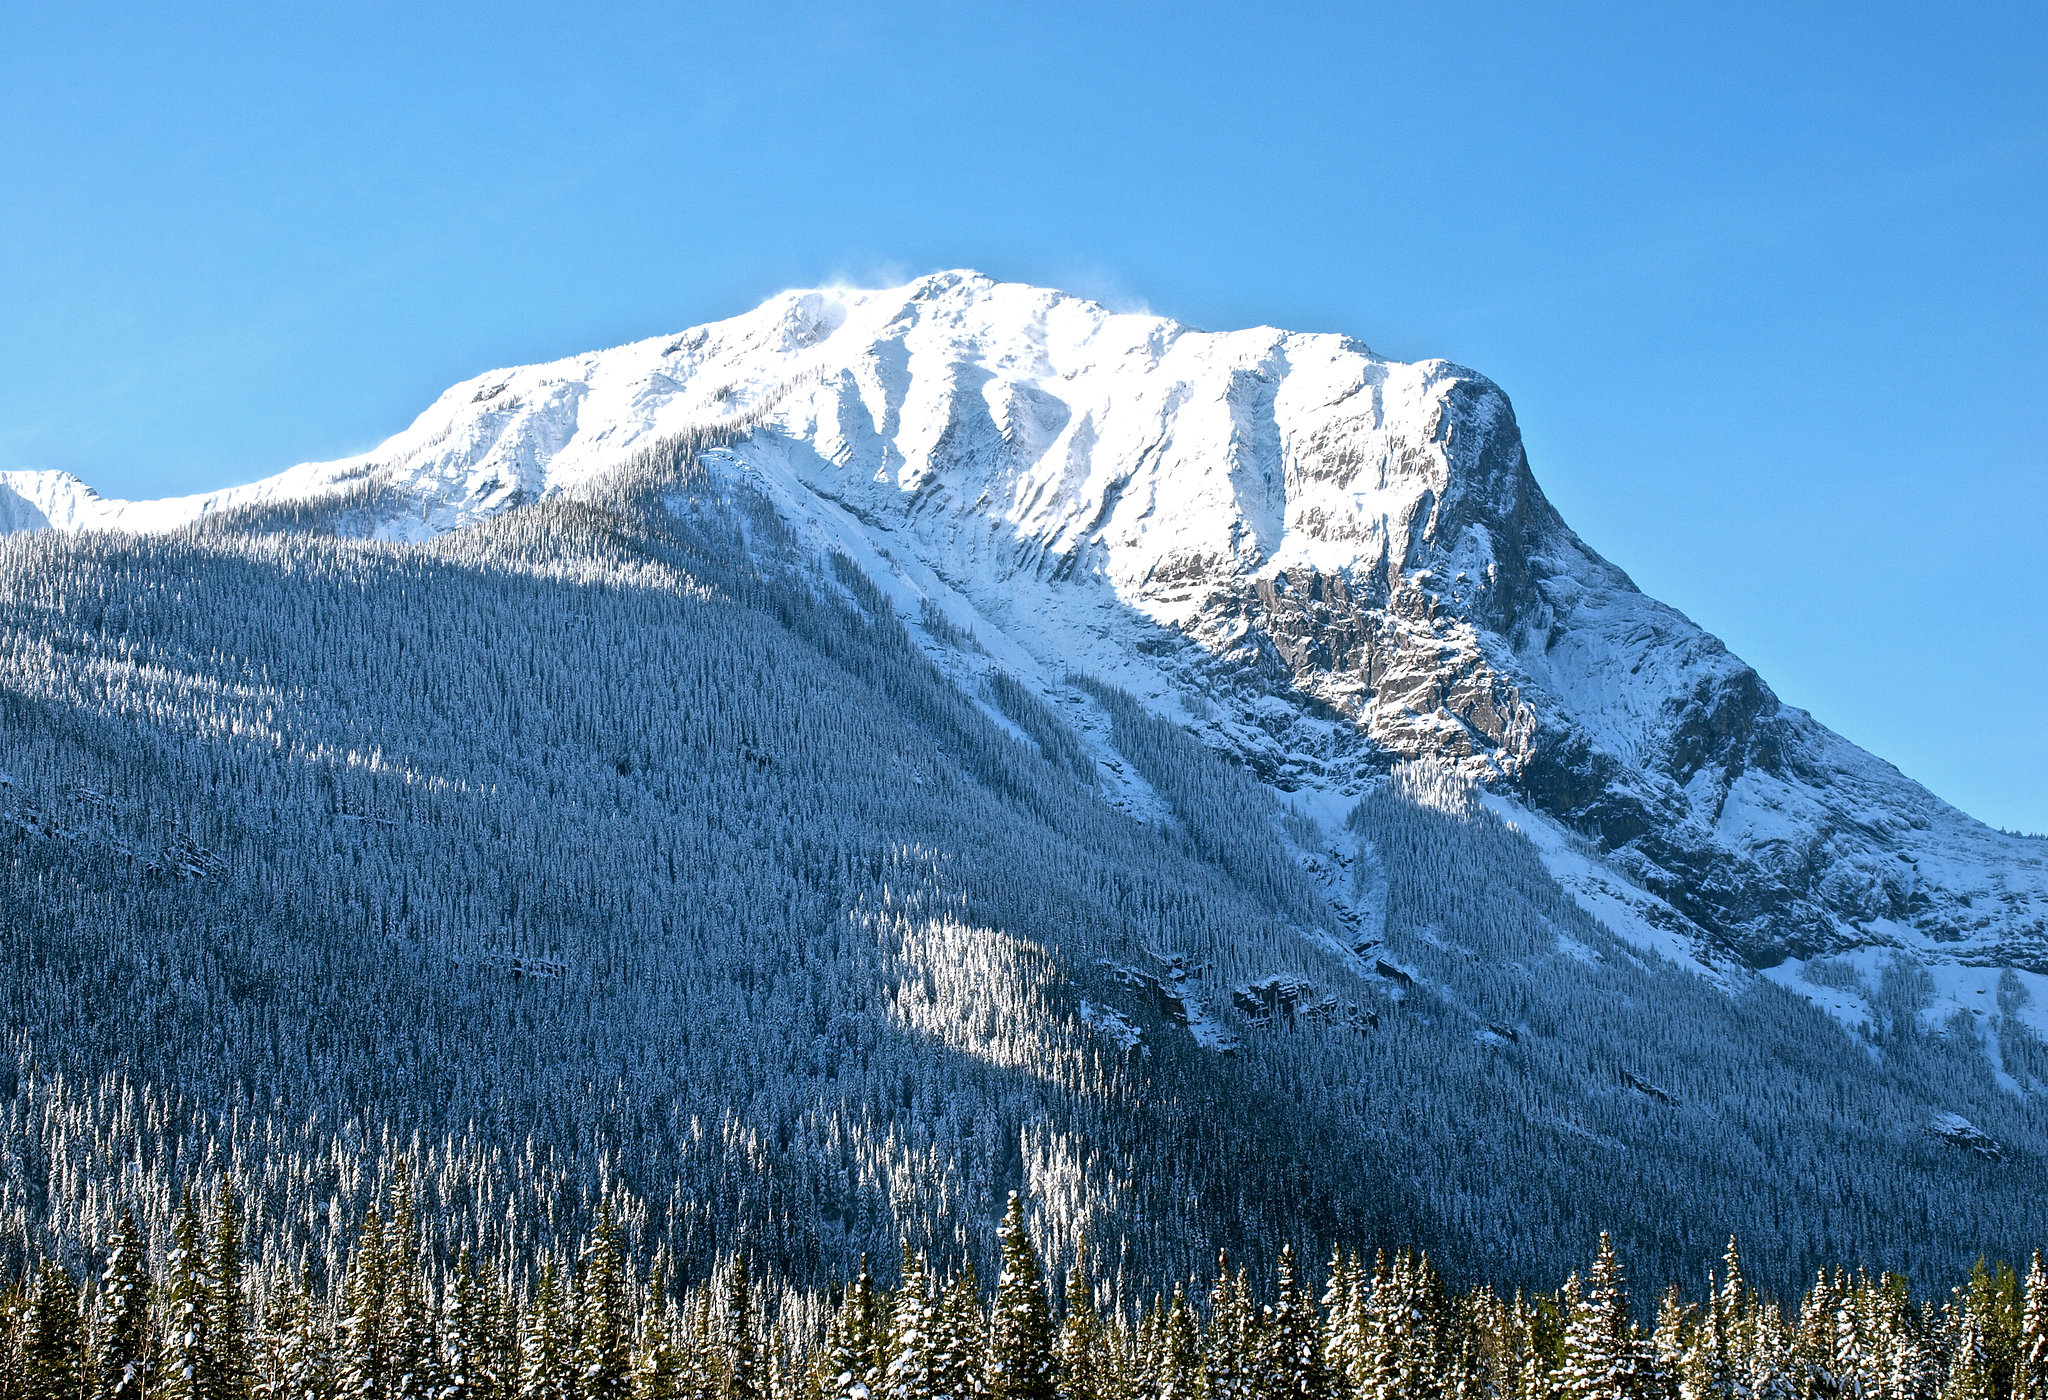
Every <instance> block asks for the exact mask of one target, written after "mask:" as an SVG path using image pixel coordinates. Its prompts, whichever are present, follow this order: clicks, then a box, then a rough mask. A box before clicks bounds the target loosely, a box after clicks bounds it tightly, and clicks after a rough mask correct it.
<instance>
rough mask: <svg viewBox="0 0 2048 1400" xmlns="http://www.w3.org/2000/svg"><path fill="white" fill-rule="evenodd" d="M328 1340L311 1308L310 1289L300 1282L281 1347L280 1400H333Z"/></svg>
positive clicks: (332, 1369)
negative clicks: (288, 1328)
mask: <svg viewBox="0 0 2048 1400" xmlns="http://www.w3.org/2000/svg"><path fill="white" fill-rule="evenodd" d="M328 1340H329V1339H328V1335H327V1330H326V1328H324V1327H323V1326H322V1325H321V1322H320V1316H319V1314H318V1312H316V1311H315V1308H314V1304H313V1292H312V1289H311V1288H310V1287H308V1286H307V1285H306V1283H305V1281H304V1280H301V1281H300V1285H299V1290H298V1298H297V1306H296V1307H295V1308H294V1309H293V1315H292V1328H291V1332H290V1334H289V1335H288V1336H287V1337H286V1339H285V1343H284V1347H283V1358H282V1366H281V1369H282V1370H283V1372H284V1389H283V1393H282V1395H281V1397H280V1400H335V1386H334V1356H333V1352H332V1349H331V1348H330V1347H329V1345H328Z"/></svg>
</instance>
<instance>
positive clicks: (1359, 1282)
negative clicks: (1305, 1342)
mask: <svg viewBox="0 0 2048 1400" xmlns="http://www.w3.org/2000/svg"><path fill="white" fill-rule="evenodd" d="M1360 1274H1361V1270H1360V1268H1359V1262H1358V1257H1357V1256H1356V1255H1355V1254H1347V1253H1345V1252H1344V1250H1343V1249H1342V1248H1341V1247H1339V1248H1333V1249H1332V1250H1331V1251H1330V1270H1329V1280H1328V1282H1327V1283H1326V1284H1325V1285H1324V1287H1323V1316H1324V1319H1325V1320H1324V1325H1323V1369H1324V1371H1325V1373H1326V1374H1327V1375H1328V1376H1329V1378H1330V1388H1331V1391H1332V1393H1333V1394H1336V1395H1339V1396H1345V1397H1349V1396H1354V1395H1357V1394H1358V1393H1359V1392H1360V1391H1361V1390H1362V1389H1363V1388H1364V1385H1365V1380H1366V1374H1365V1286H1364V1280H1363V1279H1362V1278H1361V1277H1360Z"/></svg>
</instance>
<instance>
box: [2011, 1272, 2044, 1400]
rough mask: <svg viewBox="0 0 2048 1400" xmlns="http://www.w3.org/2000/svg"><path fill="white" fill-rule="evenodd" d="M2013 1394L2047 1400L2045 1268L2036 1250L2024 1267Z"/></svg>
mask: <svg viewBox="0 0 2048 1400" xmlns="http://www.w3.org/2000/svg"><path fill="white" fill-rule="evenodd" d="M2012 1393H2013V1400H2048V1269H2044V1268H2043V1267H2042V1263H2041V1251H2040V1250H2038V1249H2037V1250H2035V1251H2034V1257H2033V1260H2032V1262H2030V1263H2029V1264H2028V1265H2027V1292H2026V1300H2025V1302H2024V1304H2023V1305H2022V1309H2021V1313H2020V1339H2019V1355H2018V1358H2017V1360H2016V1362H2015V1366H2014V1371H2013V1378H2012Z"/></svg>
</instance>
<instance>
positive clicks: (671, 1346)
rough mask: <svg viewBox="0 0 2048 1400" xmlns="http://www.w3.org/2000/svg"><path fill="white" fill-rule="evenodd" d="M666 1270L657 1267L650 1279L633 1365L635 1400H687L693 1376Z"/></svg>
mask: <svg viewBox="0 0 2048 1400" xmlns="http://www.w3.org/2000/svg"><path fill="white" fill-rule="evenodd" d="M665 1283H666V1280H665V1278H664V1276H663V1271H662V1270H661V1269H660V1268H659V1267H658V1266H657V1268H656V1269H655V1271H654V1275H653V1277H652V1278H651V1279H649V1280H648V1285H647V1309H646V1312H645V1314H644V1315H643V1316H642V1318H641V1322H640V1341H639V1349H638V1355H637V1359H636V1360H635V1361H634V1363H633V1400H684V1393H685V1388H686V1386H687V1385H688V1382H689V1377H688V1376H687V1375H686V1374H685V1365H686V1361H685V1356H684V1352H683V1348H682V1346H681V1345H680V1343H679V1340H678V1338H677V1336H676V1332H677V1329H678V1326H679V1323H680V1319H679V1318H678V1317H677V1315H676V1307H675V1303H674V1302H673V1301H672V1300H671V1299H670V1298H669V1296H668V1289H667V1287H666V1286H665Z"/></svg>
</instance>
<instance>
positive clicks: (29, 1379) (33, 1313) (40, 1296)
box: [10, 1259, 88, 1400]
mask: <svg viewBox="0 0 2048 1400" xmlns="http://www.w3.org/2000/svg"><path fill="white" fill-rule="evenodd" d="M18 1329H19V1330H18V1335H19V1342H18V1343H17V1345H18V1346H19V1348H20V1351H19V1355H18V1357H15V1358H10V1359H11V1360H13V1361H14V1367H13V1368H12V1369H15V1370H16V1371H17V1373H18V1375H19V1377H20V1380H19V1387H20V1393H21V1397H22V1400H85V1397H86V1377H87V1374H88V1373H87V1368H86V1347H85V1324H84V1319H83V1317H82V1316H81V1314H80V1311H79V1294H78V1288H77V1286H76V1285H74V1284H73V1283H72V1282H71V1275H70V1274H69V1273H67V1272H65V1269H64V1266H63V1265H61V1264H59V1263H58V1262H57V1261H56V1260H54V1259H45V1260H43V1262H42V1264H41V1265H40V1266H39V1267H38V1268H37V1269H36V1271H35V1274H34V1275H33V1277H32V1278H31V1279H30V1281H29V1284H28V1300H27V1306H26V1307H25V1308H24V1309H23V1310H22V1316H21V1321H20V1323H19V1324H18Z"/></svg>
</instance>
